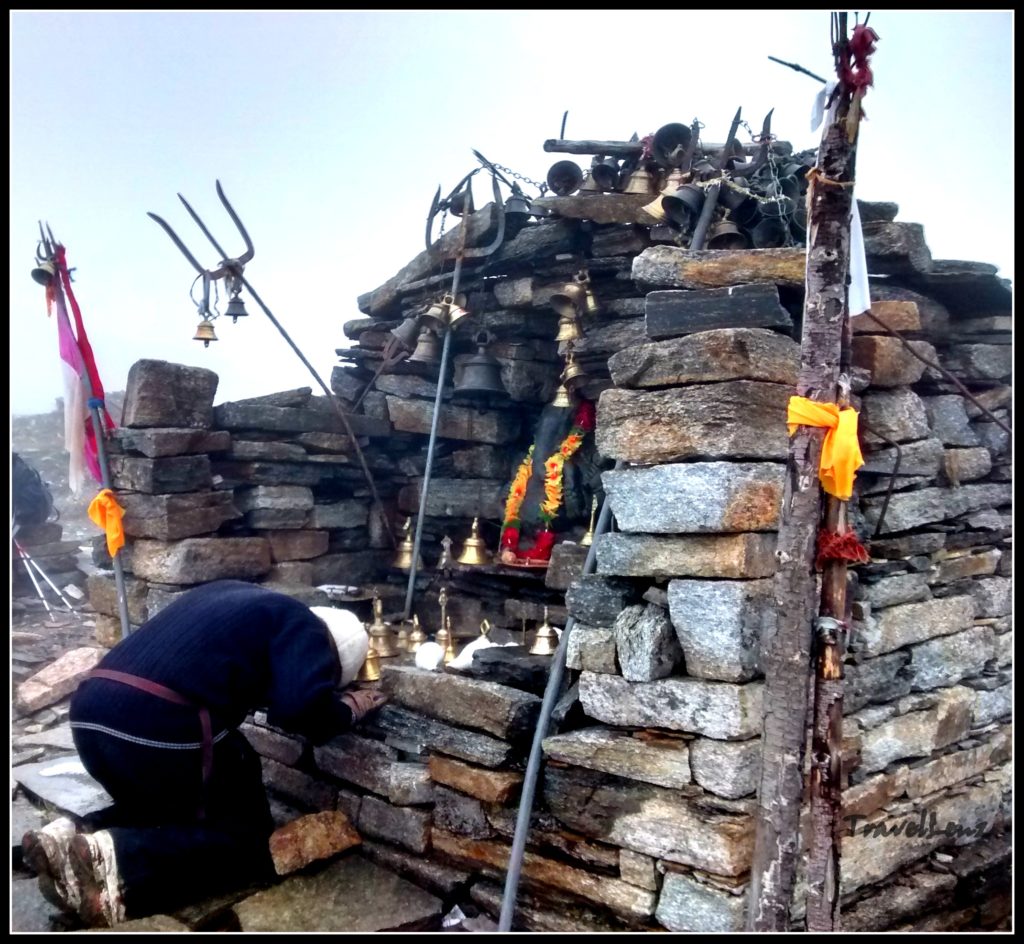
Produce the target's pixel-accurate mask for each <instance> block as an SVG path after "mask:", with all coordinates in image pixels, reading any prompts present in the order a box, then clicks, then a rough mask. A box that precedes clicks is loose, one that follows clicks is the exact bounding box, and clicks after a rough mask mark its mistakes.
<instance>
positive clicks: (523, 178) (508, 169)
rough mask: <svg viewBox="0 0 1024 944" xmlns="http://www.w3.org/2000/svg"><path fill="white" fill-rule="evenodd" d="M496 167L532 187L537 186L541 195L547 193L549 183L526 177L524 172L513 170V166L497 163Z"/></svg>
mask: <svg viewBox="0 0 1024 944" xmlns="http://www.w3.org/2000/svg"><path fill="white" fill-rule="evenodd" d="M494 167H495V169H496V170H500V171H504V172H505V173H506V174H508V175H509V176H510V177H514V178H515V179H516V180H521V181H522V182H523V183H524V184H529V185H530V186H531V187H536V188H537V189H538V190H539V191H540V194H541V196H544V194H545V193H547V189H548V185H547V184H542V183H538V182H537V181H536V180H530V178H529V177H526V176H524V175H523V174H517V173H516V172H515V171H514V170H512V168H511V167H502V166H501V164H495V165H494Z"/></svg>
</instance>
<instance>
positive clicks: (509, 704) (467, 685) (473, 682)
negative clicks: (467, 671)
mask: <svg viewBox="0 0 1024 944" xmlns="http://www.w3.org/2000/svg"><path fill="white" fill-rule="evenodd" d="M381 688H382V689H383V690H384V691H385V692H387V693H388V694H389V695H390V696H391V697H392V699H393V700H394V701H395V702H397V703H399V704H401V705H404V706H405V707H406V708H411V709H413V710H414V711H421V712H423V713H424V714H426V715H431V716H432V717H435V718H439V719H440V720H442V721H447V722H449V723H450V724H455V725H460V726H465V727H467V728H474V729H476V730H479V731H486V732H487V733H488V734H493V735H494V736H495V737H498V738H502V739H504V740H512V739H515V738H517V737H519V736H521V735H523V734H525V733H526V732H528V731H532V730H533V723H534V721H535V720H536V718H537V714H538V712H539V710H540V699H539V698H538V697H537V696H536V695H532V694H530V693H529V692H523V691H519V690H517V689H514V688H509V687H508V686H506V685H498V684H496V683H494V682H483V681H479V680H477V679H470V678H463V677H461V676H458V675H450V674H443V673H438V672H428V671H426V670H423V669H416V668H412V667H406V666H386V667H385V668H384V669H383V670H382V671H381Z"/></svg>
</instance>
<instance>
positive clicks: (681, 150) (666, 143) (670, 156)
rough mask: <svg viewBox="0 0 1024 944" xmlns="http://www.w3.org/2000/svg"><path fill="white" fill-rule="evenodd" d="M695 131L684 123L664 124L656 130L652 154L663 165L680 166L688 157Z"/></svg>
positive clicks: (652, 143)
mask: <svg viewBox="0 0 1024 944" xmlns="http://www.w3.org/2000/svg"><path fill="white" fill-rule="evenodd" d="M692 137H693V132H691V131H690V129H689V128H688V127H687V126H686V125H683V124H679V123H677V122H673V123H671V124H667V125H662V126H661V127H660V128H659V129H658V130H657V131H655V132H654V140H653V141H652V142H651V156H652V157H653V158H654V159H655V160H656V161H657V162H658V163H659V164H660V165H661V166H662V167H679V166H680V165H681V164H682V163H683V160H684V159H685V157H686V150H687V148H688V147H689V146H690V139H691V138H692Z"/></svg>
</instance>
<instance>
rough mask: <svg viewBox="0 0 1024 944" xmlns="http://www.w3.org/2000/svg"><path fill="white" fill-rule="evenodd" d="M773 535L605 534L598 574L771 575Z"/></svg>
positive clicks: (773, 570) (773, 561) (741, 576)
mask: <svg viewBox="0 0 1024 944" xmlns="http://www.w3.org/2000/svg"><path fill="white" fill-rule="evenodd" d="M776 543H777V536H776V534H775V533H774V532H765V533H751V532H745V533H741V534H693V535H673V536H671V537H669V536H655V535H647V534H620V533H611V534H603V535H601V537H600V538H599V539H598V541H597V571H598V573H599V574H613V575H616V576H621V577H732V578H744V577H770V576H771V575H772V574H773V573H774V572H775V545H776Z"/></svg>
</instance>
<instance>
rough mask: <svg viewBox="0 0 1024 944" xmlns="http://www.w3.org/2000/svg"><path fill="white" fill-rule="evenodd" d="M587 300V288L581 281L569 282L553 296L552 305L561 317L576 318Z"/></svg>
mask: <svg viewBox="0 0 1024 944" xmlns="http://www.w3.org/2000/svg"><path fill="white" fill-rule="evenodd" d="M586 301H587V289H586V287H585V286H584V285H582V284H581V283H580V282H568V283H566V284H565V285H564V286H563V287H562V291H560V292H555V294H554V295H552V296H551V307H552V308H554V309H555V311H556V312H557V314H558V316H559V317H560V318H575V317H576V316H577V315H578V314H579V313H580V311H582V309H583V306H584V305H585V304H586Z"/></svg>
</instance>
